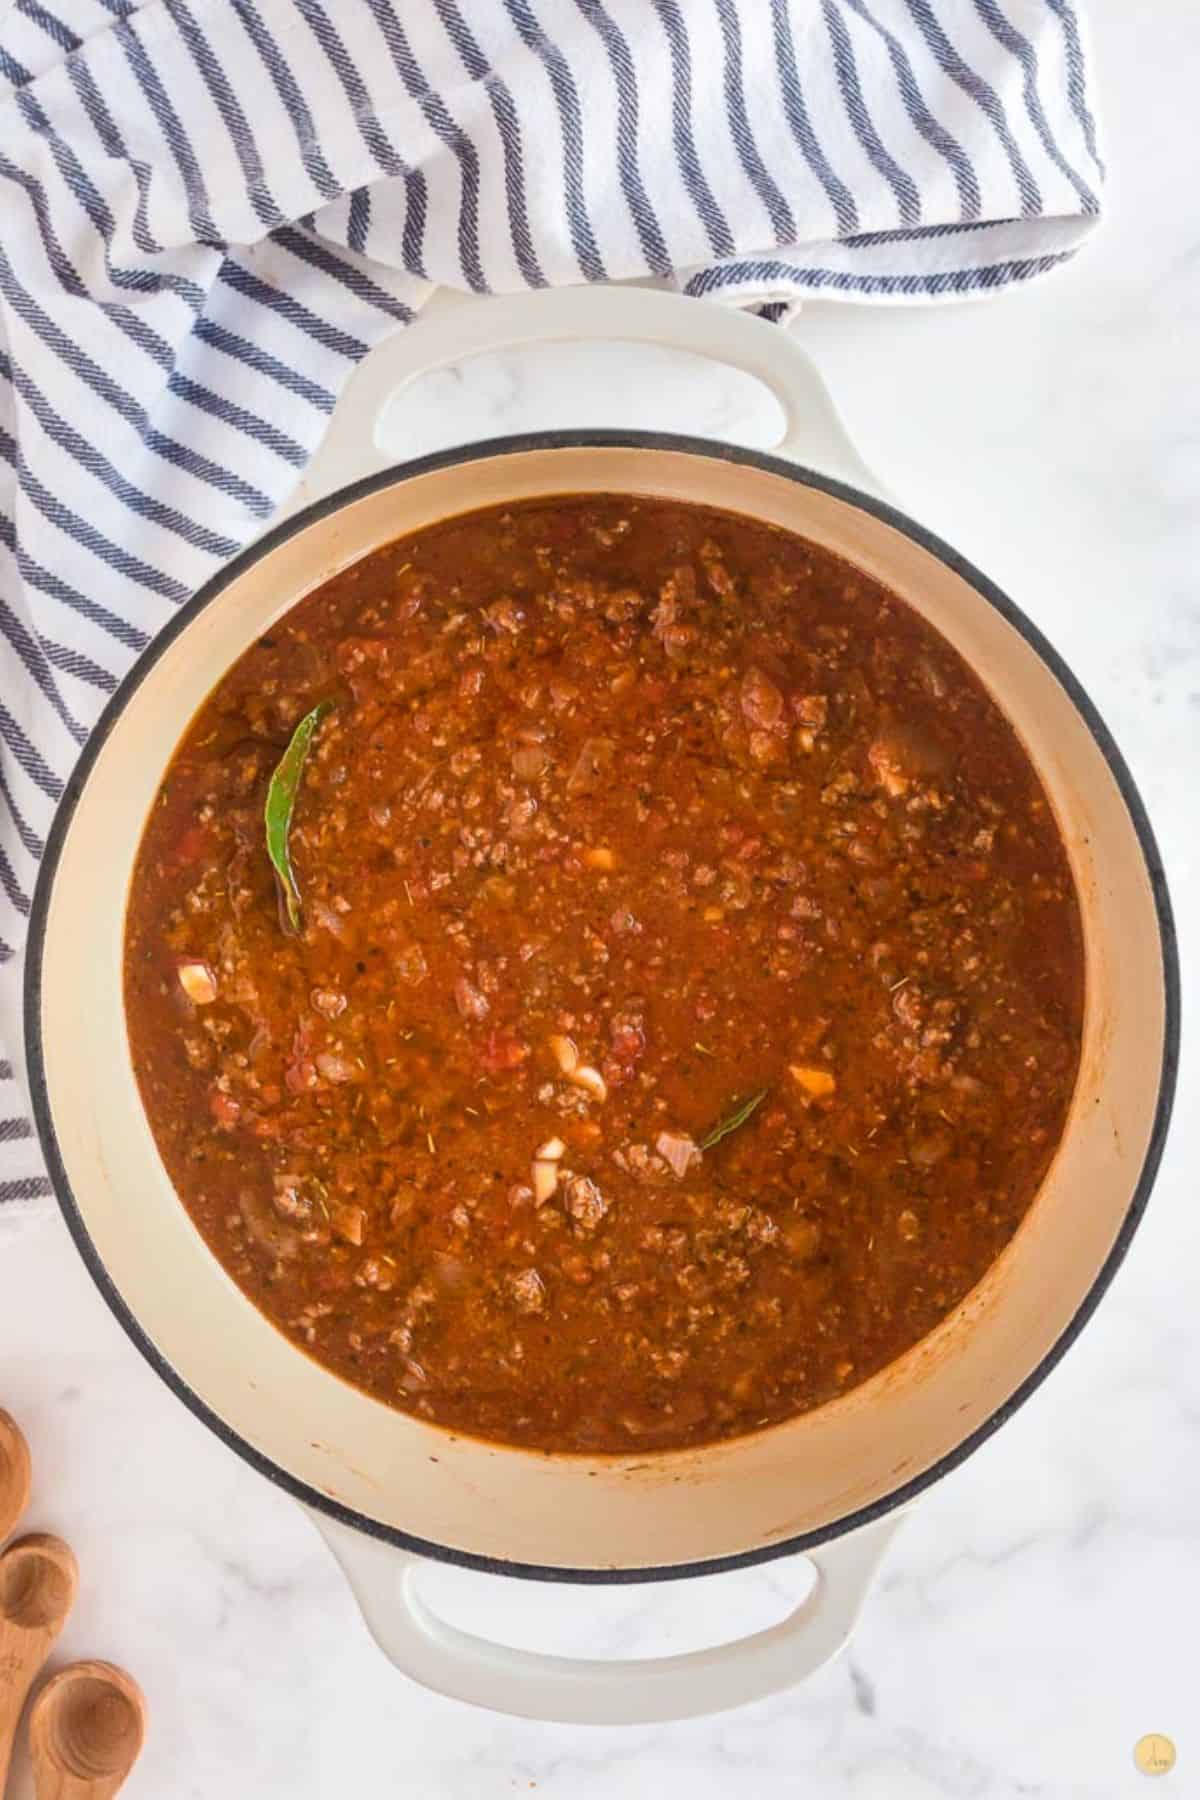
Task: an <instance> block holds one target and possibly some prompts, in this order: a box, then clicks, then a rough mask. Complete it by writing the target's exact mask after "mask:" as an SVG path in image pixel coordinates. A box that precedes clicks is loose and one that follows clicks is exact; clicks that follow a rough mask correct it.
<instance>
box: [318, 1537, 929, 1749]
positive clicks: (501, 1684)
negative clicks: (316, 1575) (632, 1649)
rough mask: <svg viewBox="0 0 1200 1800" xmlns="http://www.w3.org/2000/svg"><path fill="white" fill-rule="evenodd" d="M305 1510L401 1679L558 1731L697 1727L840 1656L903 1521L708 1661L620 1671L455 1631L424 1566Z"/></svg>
mask: <svg viewBox="0 0 1200 1800" xmlns="http://www.w3.org/2000/svg"><path fill="white" fill-rule="evenodd" d="M309 1510H310V1515H311V1517H312V1519H313V1522H314V1523H315V1525H316V1527H317V1529H318V1531H320V1533H321V1535H322V1537H323V1538H324V1539H325V1542H326V1543H327V1544H328V1546H329V1548H330V1549H331V1550H332V1552H333V1554H334V1557H335V1558H336V1559H337V1561H338V1562H339V1563H340V1565H341V1567H342V1571H343V1573H344V1574H345V1576H346V1579H347V1580H348V1582H349V1583H350V1587H351V1589H352V1591H353V1593H354V1597H355V1599H356V1600H357V1601H358V1604H359V1607H360V1609H361V1611H362V1615H363V1618H364V1619H365V1620H366V1623H367V1627H368V1629H369V1630H370V1632H371V1635H372V1637H373V1638H374V1639H375V1641H376V1643H377V1644H378V1645H379V1647H380V1649H381V1650H382V1651H383V1653H384V1655H385V1656H387V1657H389V1658H390V1660H391V1661H392V1662H393V1663H394V1664H395V1666H396V1667H397V1668H398V1669H399V1670H400V1671H401V1673H402V1674H405V1675H408V1676H409V1677H411V1679H412V1680H413V1681H417V1682H420V1684H421V1685H422V1687H427V1688H431V1689H432V1690H433V1691H434V1693H438V1694H445V1695H447V1696H448V1697H449V1698H450V1699H452V1700H463V1701H466V1702H467V1703H468V1704H469V1705H471V1706H485V1707H489V1708H490V1709H491V1710H492V1711H493V1712H501V1713H509V1714H513V1715H515V1716H516V1717H518V1718H523V1719H540V1720H543V1721H555V1722H557V1723H560V1724H565V1725H646V1724H658V1723H661V1722H665V1721H667V1720H671V1719H691V1718H699V1717H701V1716H703V1715H705V1714H707V1713H715V1712H722V1711H724V1710H725V1709H726V1708H728V1707H731V1706H742V1705H745V1704H746V1703H747V1702H748V1701H751V1700H763V1699H766V1697H767V1696H768V1695H770V1694H777V1693H780V1692H782V1691H783V1690H784V1689H787V1688H790V1687H794V1686H795V1685H796V1683H797V1682H800V1681H803V1680H804V1679H805V1677H806V1676H808V1675H812V1674H813V1673H815V1671H816V1670H817V1669H820V1668H822V1667H823V1666H824V1665H825V1664H826V1663H827V1662H829V1661H831V1660H832V1658H833V1657H835V1656H836V1655H837V1654H838V1652H839V1651H840V1650H842V1649H843V1648H844V1647H845V1645H846V1643H847V1641H848V1640H849V1637H850V1634H851V1632H852V1631H853V1629H854V1626H855V1624H856V1622H857V1620H858V1616H859V1613H860V1612H861V1610H862V1607H863V1604H864V1602H865V1600H866V1597H867V1594H868V1592H869V1590H870V1586H871V1582H872V1580H873V1579H874V1576H875V1573H876V1571H877V1569H878V1568H879V1565H880V1563H881V1561H882V1559H883V1555H884V1552H885V1551H886V1549H887V1547H888V1544H889V1543H890V1542H891V1539H892V1537H893V1535H894V1533H895V1532H896V1530H897V1529H898V1527H899V1525H900V1523H901V1517H902V1515H900V1514H897V1513H892V1514H889V1516H888V1517H887V1518H885V1519H879V1520H876V1521H875V1522H874V1523H872V1524H870V1525H865V1526H861V1527H860V1528H859V1529H858V1530H857V1531H854V1532H851V1533H849V1534H848V1535H847V1536H845V1537H842V1538H836V1539H834V1540H833V1542H832V1543H829V1544H822V1545H821V1546H819V1547H818V1548H817V1549H815V1550H811V1551H808V1552H806V1554H807V1555H808V1557H809V1560H810V1561H811V1563H812V1564H813V1567H814V1569H815V1571H816V1580H815V1582H814V1584H813V1586H812V1589H811V1590H810V1592H809V1593H808V1594H807V1595H806V1596H805V1598H804V1600H803V1601H802V1602H801V1603H800V1605H799V1606H798V1607H797V1608H796V1609H795V1611H794V1612H792V1613H789V1614H788V1616H787V1618H785V1619H782V1620H781V1621H780V1623H779V1624H778V1625H772V1626H769V1627H768V1628H767V1629H766V1630H765V1631H756V1632H754V1633H753V1634H752V1635H751V1636H750V1637H745V1638H741V1639H738V1640H737V1641H735V1642H734V1643H731V1644H719V1645H717V1646H716V1647H714V1648H713V1649H710V1650H693V1651H690V1652H688V1653H686V1654H684V1655H681V1656H661V1657H653V1658H649V1659H638V1660H634V1661H629V1662H620V1661H615V1660H614V1661H602V1660H593V1659H585V1658H578V1657H570V1656H540V1655H537V1654H535V1653H534V1652H532V1651H528V1650H516V1649H513V1648H511V1647H510V1646H508V1645H505V1644H497V1643H493V1642H490V1641H489V1640H488V1639H486V1638H481V1637H476V1636H474V1635H473V1634H471V1633H469V1632H465V1631H460V1630H459V1629H458V1627H457V1626H455V1625H450V1624H447V1622H446V1621H445V1620H444V1619H440V1618H438V1617H437V1615H436V1614H435V1613H434V1612H432V1611H431V1609H430V1608H429V1607H428V1606H427V1605H426V1603H425V1601H424V1600H423V1599H422V1597H421V1594H420V1592H419V1578H420V1573H421V1569H422V1567H423V1565H424V1563H425V1559H424V1558H423V1557H420V1556H416V1555H413V1554H412V1553H411V1552H409V1551H405V1550H398V1549H394V1548H393V1547H392V1546H391V1545H389V1544H385V1543H383V1542H381V1541H380V1540H379V1539H378V1538H372V1537H368V1536H366V1535H365V1534H364V1533H362V1532H359V1531H355V1530H352V1529H350V1528H349V1527H348V1526H346V1525H342V1524H339V1523H337V1522H335V1521H334V1520H333V1519H330V1518H328V1517H326V1516H325V1515H324V1514H319V1513H316V1512H312V1511H311V1509H309Z"/></svg>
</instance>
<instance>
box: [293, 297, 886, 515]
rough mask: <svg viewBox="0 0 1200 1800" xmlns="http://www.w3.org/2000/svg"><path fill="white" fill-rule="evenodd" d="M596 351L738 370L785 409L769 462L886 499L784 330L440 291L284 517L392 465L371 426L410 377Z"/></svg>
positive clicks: (731, 316)
mask: <svg viewBox="0 0 1200 1800" xmlns="http://www.w3.org/2000/svg"><path fill="white" fill-rule="evenodd" d="M595 341H600V342H608V343H613V342H618V343H621V342H623V343H639V344H659V345H662V346H664V347H665V348H668V349H672V350H687V351H691V352H692V354H693V355H696V356H702V357H706V358H708V359H709V360H710V361H713V362H718V363H724V364H726V365H728V366H729V367H730V368H735V369H741V370H743V371H744V373H746V374H747V375H751V376H754V377H755V378H756V379H757V380H759V381H761V382H762V383H763V384H764V386H766V387H767V388H768V389H769V390H770V391H771V393H772V394H774V396H775V398H776V400H777V401H778V402H779V405H780V406H781V407H782V409H783V415H784V420H785V426H784V433H783V436H782V438H781V439H780V441H779V443H778V444H777V445H776V446H775V449H774V454H775V455H777V456H784V457H788V458H789V459H791V460H792V461H794V462H799V463H803V464H805V465H806V466H808V467H810V468H812V469H814V470H816V471H817V472H818V473H820V474H822V475H831V476H833V477H835V478H836V479H837V480H840V481H845V482H847V483H848V484H849V485H850V486H852V487H857V488H861V489H863V490H864V491H865V492H867V493H868V494H873V495H875V496H876V497H879V498H882V497H883V492H882V488H881V485H880V483H879V482H878V481H877V480H876V478H875V477H874V476H873V475H872V474H871V472H870V470H869V469H868V468H867V467H866V465H865V464H864V463H863V461H862V459H861V457H860V456H859V454H858V452H857V450H856V449H855V448H854V445H853V443H852V442H851V440H850V438H849V436H848V435H847V432H846V430H845V428H844V426H843V425H842V422H841V420H840V418H839V417H838V414H837V411H836V409H835V407H834V405H833V402H832V400H831V399H830V396H829V392H828V389H827V388H826V386H825V383H824V381H823V380H822V378H821V375H820V373H819V372H818V370H817V368H816V365H815V364H814V363H813V361H812V359H811V358H810V357H809V355H808V354H807V352H806V351H804V350H803V349H802V348H801V347H800V344H799V343H798V342H797V340H796V338H795V337H794V335H792V333H790V332H789V331H787V330H785V329H783V328H782V327H781V326H778V325H768V324H766V323H765V322H764V321H763V320H762V319H757V318H755V317H753V315H751V314H750V313H745V312H739V311H737V310H736V309H734V308H732V307H729V306H723V305H720V304H717V303H715V302H712V301H703V300H694V299H689V298H688V297H687V296H685V295H683V294H676V293H667V292H664V291H662V290H661V289H657V288H639V287H619V286H593V287H573V288H553V289H551V288H544V289H539V290H537V291H534V292H526V293H519V294H500V295H490V296H487V297H480V296H474V295H463V294H459V293H457V292H454V291H453V290H451V289H448V288H445V289H441V290H439V291H438V292H437V293H435V294H434V296H433V297H432V299H431V300H429V301H428V302H427V304H426V306H425V309H424V311H423V312H422V313H421V314H420V316H419V317H418V318H417V320H416V322H415V323H414V324H412V325H409V326H406V327H405V328H404V329H403V330H402V331H398V332H395V333H394V334H393V335H392V336H391V337H388V338H385V339H384V341H383V342H382V343H381V344H378V345H377V346H376V348H375V349H374V350H372V351H370V352H369V353H368V354H367V356H366V357H365V358H364V359H363V361H362V362H361V363H360V364H359V366H358V368H357V369H356V370H355V372H354V374H353V375H352V376H351V377H350V380H349V381H348V383H347V384H346V387H345V388H344V390H343V392H342V396H341V399H340V400H339V401H338V404H337V406H336V408H335V409H334V413H333V417H332V420H331V422H330V425H329V429H328V431H327V432H326V435H325V438H324V440H323V442H322V444H321V447H320V449H319V450H318V452H317V455H316V457H315V458H314V460H313V462H312V463H311V464H310V465H309V468H308V471H307V473H306V475H305V478H304V480H303V482H302V483H301V485H300V489H299V490H298V492H297V494H296V495H295V496H294V497H293V500H292V502H291V504H290V505H289V507H288V511H289V512H291V511H296V510H298V509H299V508H300V507H301V506H306V505H308V504H310V503H311V502H312V501H314V500H319V499H321V498H322V497H323V496H324V495H325V494H329V493H332V492H333V491H334V490H335V489H337V488H340V487H345V486H346V485H347V483H349V482H351V481H356V480H358V479H359V478H360V477H361V476H364V475H369V474H373V473H375V472H377V471H379V470H382V469H386V468H389V467H391V466H392V465H393V463H394V462H395V458H394V456H392V455H390V454H389V453H388V452H386V451H384V450H381V449H380V448H379V446H378V443H377V441H376V434H377V431H378V427H379V421H380V419H381V418H382V416H383V412H384V409H385V408H386V407H387V406H388V404H389V403H390V402H391V400H392V398H393V397H394V395H395V394H396V393H397V391H398V390H400V389H402V388H404V387H406V386H407V385H408V384H409V383H410V382H412V381H415V380H416V379H417V377H418V376H420V375H425V374H428V373H429V372H430V371H432V370H434V369H443V368H446V367H447V366H448V365H450V364H453V363H460V362H464V361H466V360H467V359H468V358H469V357H473V356H480V355H483V354H484V353H486V352H489V351H499V350H512V349H517V348H520V347H521V346H524V345H530V344H556V343H580V342H582V343H586V342H595ZM667 423H669V422H667V421H664V424H667Z"/></svg>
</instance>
